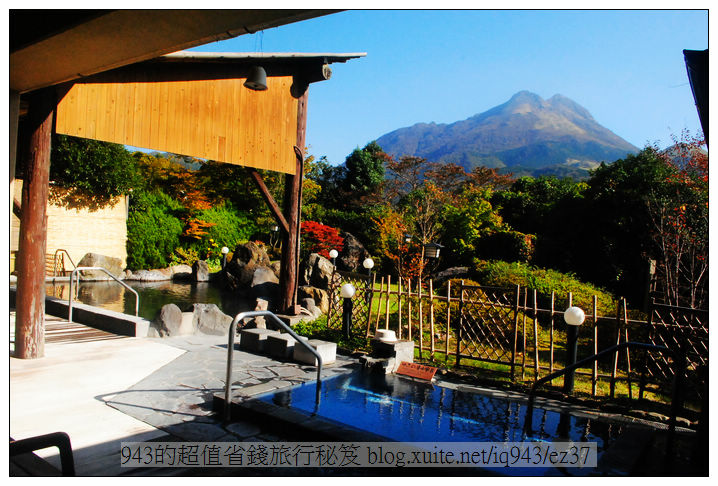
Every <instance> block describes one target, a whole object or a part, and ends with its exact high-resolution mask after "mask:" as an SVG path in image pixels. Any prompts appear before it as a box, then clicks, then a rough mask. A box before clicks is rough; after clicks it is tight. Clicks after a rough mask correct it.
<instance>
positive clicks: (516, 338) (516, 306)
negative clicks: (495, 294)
mask: <svg viewBox="0 0 718 486" xmlns="http://www.w3.org/2000/svg"><path fill="white" fill-rule="evenodd" d="M520 303H521V286H520V285H517V286H516V300H515V304H514V347H513V349H512V350H511V381H512V382H513V381H514V380H515V379H516V348H517V347H518V342H519V304H520ZM457 346H458V343H457Z"/></svg>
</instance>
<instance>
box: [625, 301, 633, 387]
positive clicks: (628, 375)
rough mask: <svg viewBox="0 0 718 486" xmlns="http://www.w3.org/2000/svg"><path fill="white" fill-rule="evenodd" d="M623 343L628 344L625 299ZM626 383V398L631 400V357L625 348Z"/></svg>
mask: <svg viewBox="0 0 718 486" xmlns="http://www.w3.org/2000/svg"><path fill="white" fill-rule="evenodd" d="M623 342H624V343H627V342H628V311H627V310H626V299H623ZM626 382H627V384H628V398H629V399H631V400H633V387H632V386H631V355H630V350H629V349H628V348H626Z"/></svg>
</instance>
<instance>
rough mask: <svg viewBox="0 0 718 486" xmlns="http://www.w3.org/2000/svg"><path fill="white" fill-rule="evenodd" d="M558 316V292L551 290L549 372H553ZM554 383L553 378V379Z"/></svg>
mask: <svg viewBox="0 0 718 486" xmlns="http://www.w3.org/2000/svg"><path fill="white" fill-rule="evenodd" d="M555 317H556V292H555V291H551V337H550V340H551V345H550V348H551V349H550V356H549V373H553V350H554V343H553V339H554V334H553V333H554V318H555ZM551 384H552V385H553V380H551Z"/></svg>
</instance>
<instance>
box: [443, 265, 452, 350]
mask: <svg viewBox="0 0 718 486" xmlns="http://www.w3.org/2000/svg"><path fill="white" fill-rule="evenodd" d="M449 336H451V279H449V280H448V281H447V282H446V343H445V344H446V349H445V350H444V352H445V356H444V358H445V359H444V361H446V362H448V361H449Z"/></svg>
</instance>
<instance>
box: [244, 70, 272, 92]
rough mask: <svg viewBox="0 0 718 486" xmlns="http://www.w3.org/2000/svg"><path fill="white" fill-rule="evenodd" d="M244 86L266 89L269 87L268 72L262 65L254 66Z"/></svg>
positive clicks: (259, 89) (253, 88)
mask: <svg viewBox="0 0 718 486" xmlns="http://www.w3.org/2000/svg"><path fill="white" fill-rule="evenodd" d="M244 86H245V87H246V88H249V89H251V90H254V91H265V90H266V89H267V72H266V71H265V70H264V68H263V67H262V66H252V70H251V71H250V72H249V76H248V77H247V80H246V81H245V82H244Z"/></svg>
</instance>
